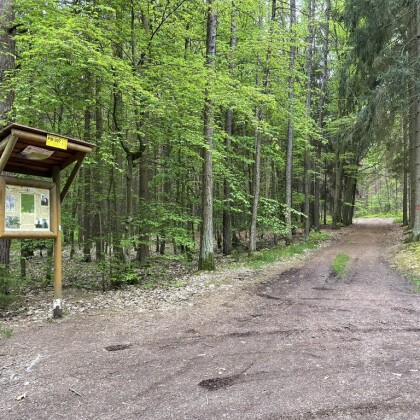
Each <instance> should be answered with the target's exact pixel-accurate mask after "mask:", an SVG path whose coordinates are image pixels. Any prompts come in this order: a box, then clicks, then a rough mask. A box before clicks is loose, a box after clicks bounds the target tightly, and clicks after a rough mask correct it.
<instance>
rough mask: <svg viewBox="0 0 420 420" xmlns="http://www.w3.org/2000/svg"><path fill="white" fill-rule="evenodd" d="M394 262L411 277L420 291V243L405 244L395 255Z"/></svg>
mask: <svg viewBox="0 0 420 420" xmlns="http://www.w3.org/2000/svg"><path fill="white" fill-rule="evenodd" d="M394 264H395V266H396V268H397V269H398V270H399V271H400V272H402V273H403V274H405V275H406V276H408V277H409V278H410V280H411V281H412V282H413V284H414V286H415V288H416V291H417V292H420V243H419V242H414V243H409V244H405V245H403V246H402V247H401V248H400V250H399V251H398V252H397V254H396V255H395V260H394Z"/></svg>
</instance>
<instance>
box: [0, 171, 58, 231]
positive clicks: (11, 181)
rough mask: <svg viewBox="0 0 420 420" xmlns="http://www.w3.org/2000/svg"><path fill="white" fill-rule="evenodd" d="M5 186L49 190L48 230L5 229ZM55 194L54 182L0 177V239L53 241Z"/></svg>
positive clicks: (55, 210)
mask: <svg viewBox="0 0 420 420" xmlns="http://www.w3.org/2000/svg"><path fill="white" fill-rule="evenodd" d="M6 185H14V186H18V187H28V188H41V189H44V190H50V199H49V207H50V224H49V230H42V231H36V230H30V231H28V230H11V229H5V220H6ZM57 208H58V206H57V194H56V184H55V183H54V182H46V181H37V180H31V179H23V178H14V177H8V176H0V238H9V239H24V238H25V239H26V238H27V239H46V238H50V239H55V238H57V233H58V224H57Z"/></svg>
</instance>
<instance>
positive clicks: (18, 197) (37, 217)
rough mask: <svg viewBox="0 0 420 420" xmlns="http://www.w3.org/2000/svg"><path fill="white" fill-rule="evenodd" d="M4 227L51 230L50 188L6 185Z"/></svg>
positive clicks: (18, 229) (23, 229)
mask: <svg viewBox="0 0 420 420" xmlns="http://www.w3.org/2000/svg"><path fill="white" fill-rule="evenodd" d="M4 228H5V229H6V230H8V231H50V230H51V227H50V190H49V189H44V188H33V187H22V186H17V185H6V193H5V221H4Z"/></svg>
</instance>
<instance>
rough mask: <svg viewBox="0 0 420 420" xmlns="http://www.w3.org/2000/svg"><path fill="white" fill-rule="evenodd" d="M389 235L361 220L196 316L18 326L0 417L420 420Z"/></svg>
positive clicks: (415, 371)
mask: <svg viewBox="0 0 420 420" xmlns="http://www.w3.org/2000/svg"><path fill="white" fill-rule="evenodd" d="M395 237H396V236H395V227H393V226H392V224H390V223H388V224H385V223H384V222H378V223H373V222H371V223H364V224H357V225H355V226H354V227H352V228H351V229H350V230H349V233H348V234H346V235H344V236H343V237H342V238H341V239H340V240H338V241H336V242H334V243H333V245H332V246H329V247H326V248H323V249H320V250H318V251H316V252H315V253H314V254H312V255H311V256H310V257H309V258H308V259H306V260H305V261H304V262H302V263H301V264H300V267H298V268H294V269H291V270H288V271H286V272H283V273H281V274H277V275H275V276H273V277H272V278H270V279H267V280H266V281H265V282H264V283H259V284H247V285H244V286H242V287H239V286H238V287H235V288H232V289H230V290H229V291H224V292H223V295H221V294H220V293H215V292H212V293H209V294H208V295H205V296H204V297H199V298H197V299H196V300H195V301H194V302H193V303H194V304H193V306H184V307H180V308H178V309H173V310H170V311H166V312H160V313H146V314H145V313H142V314H140V313H139V314H136V313H132V314H121V313H120V314H118V313H117V314H105V313H103V314H95V315H94V316H93V315H91V316H89V315H82V316H74V317H69V318H67V319H65V320H63V321H61V322H56V323H43V324H42V325H38V326H34V325H32V326H31V325H28V326H26V327H25V328H22V329H20V330H19V331H17V332H16V333H15V334H14V335H13V337H11V338H10V339H8V340H2V341H1V342H0V369H2V371H1V372H2V373H3V374H2V375H0V387H1V388H0V418H1V419H10V420H18V419H19V420H23V419H25V420H27V419H37V420H38V419H72V420H76V419H104V420H105V419H115V420H116V419H126V420H129V419H147V420H149V419H150V420H152V419H203V420H211V419H215V420H223V419H240V420H245V419H265V420H275V419H404V420H407V419H420V294H415V293H413V292H412V290H411V286H410V284H409V282H408V281H407V280H406V279H404V278H403V277H401V276H399V275H398V274H397V273H396V272H395V271H394V270H393V269H392V268H390V267H389V266H388V265H387V262H386V261H387V259H388V258H387V256H388V253H389V250H390V246H391V245H394V244H395V243H394V241H395ZM340 252H341V253H345V254H347V255H349V256H350V263H349V267H348V271H347V274H346V275H345V277H344V278H343V279H338V278H335V277H334V276H332V275H331V261H332V260H333V258H334V256H335V255H337V254H338V253H340ZM2 366H3V367H2ZM5 372H7V376H6V375H5ZM11 372H12V373H11ZM13 372H14V373H13ZM13 375H15V377H13ZM19 397H20V399H19ZM17 398H18V399H17Z"/></svg>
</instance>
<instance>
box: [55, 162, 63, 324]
mask: <svg viewBox="0 0 420 420" xmlns="http://www.w3.org/2000/svg"><path fill="white" fill-rule="evenodd" d="M53 181H54V183H55V190H54V193H55V195H56V196H55V200H56V204H55V216H54V217H53V220H54V222H55V224H56V226H55V229H56V232H57V236H56V238H55V239H54V301H53V316H54V318H62V317H63V306H62V297H63V291H62V288H63V284H62V265H61V199H60V168H59V167H58V166H54V168H53Z"/></svg>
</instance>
